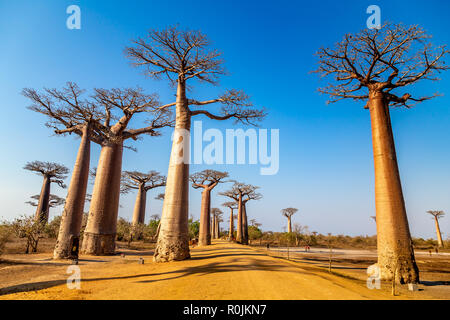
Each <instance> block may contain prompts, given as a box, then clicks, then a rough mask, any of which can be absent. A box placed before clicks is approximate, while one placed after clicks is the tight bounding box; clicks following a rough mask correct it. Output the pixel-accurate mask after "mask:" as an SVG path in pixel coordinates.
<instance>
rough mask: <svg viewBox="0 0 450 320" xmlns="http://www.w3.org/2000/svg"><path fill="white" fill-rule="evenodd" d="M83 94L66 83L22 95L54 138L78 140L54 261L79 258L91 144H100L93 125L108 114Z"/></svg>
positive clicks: (30, 90)
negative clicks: (57, 136) (44, 118)
mask: <svg viewBox="0 0 450 320" xmlns="http://www.w3.org/2000/svg"><path fill="white" fill-rule="evenodd" d="M84 93H85V90H82V89H80V88H79V87H78V86H77V85H76V84H75V83H72V82H68V83H67V85H66V86H65V87H64V88H63V89H62V90H57V89H44V92H37V91H36V90H34V89H29V88H26V89H24V90H23V92H22V94H23V95H24V96H25V97H27V98H28V99H30V100H31V102H32V105H31V106H29V107H28V108H29V109H30V110H32V111H34V112H38V113H40V114H43V115H45V116H47V118H49V120H48V121H47V123H46V126H47V127H49V128H53V129H54V132H55V133H56V134H57V135H63V136H65V135H70V134H72V133H74V134H76V135H79V136H80V137H81V142H80V146H79V148H78V154H77V158H76V161H75V165H74V168H73V171H72V178H71V180H70V185H69V189H68V192H67V197H66V200H65V205H64V210H63V214H62V218H61V225H60V229H59V233H58V240H57V242H56V246H55V250H54V253H53V256H54V258H55V259H64V258H77V257H78V246H79V239H80V230H81V226H82V220H83V213H84V205H85V200H86V189H87V184H88V180H89V162H90V150H91V145H90V142H91V141H94V142H96V143H98V144H101V143H102V139H101V132H99V131H98V130H96V129H97V127H98V126H96V125H95V124H96V123H98V122H102V121H104V120H105V118H106V116H107V113H109V111H107V112H106V113H105V112H102V109H100V107H99V106H97V105H96V104H95V103H93V101H92V100H91V101H89V100H88V99H85V98H84V97H83V94H84ZM74 248H75V250H73V249H74Z"/></svg>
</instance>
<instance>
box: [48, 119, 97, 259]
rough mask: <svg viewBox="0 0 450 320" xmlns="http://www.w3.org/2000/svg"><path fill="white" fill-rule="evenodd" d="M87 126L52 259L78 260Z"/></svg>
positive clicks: (86, 165) (87, 153) (86, 168)
mask: <svg viewBox="0 0 450 320" xmlns="http://www.w3.org/2000/svg"><path fill="white" fill-rule="evenodd" d="M89 131H90V128H89V125H86V126H85V127H84V128H83V134H82V136H81V143H80V147H79V149H78V155H77V160H76V161H75V166H74V167H73V173H72V179H71V180H70V185H69V190H68V192H67V197H66V201H65V204H64V211H63V213H62V217H61V225H60V227H59V233H58V240H57V241H56V246H55V250H54V251H53V258H54V259H76V258H78V251H79V244H80V230H81V223H82V220H83V212H84V202H85V199H86V189H87V184H88V180H89V161H90V153H91V142H90V139H89V135H90V132H89Z"/></svg>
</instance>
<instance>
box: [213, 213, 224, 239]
mask: <svg viewBox="0 0 450 320" xmlns="http://www.w3.org/2000/svg"><path fill="white" fill-rule="evenodd" d="M211 215H212V217H213V221H214V223H213V226H212V228H213V239H219V238H220V223H221V222H222V221H223V219H222V215H223V211H222V210H220V209H219V208H212V209H211Z"/></svg>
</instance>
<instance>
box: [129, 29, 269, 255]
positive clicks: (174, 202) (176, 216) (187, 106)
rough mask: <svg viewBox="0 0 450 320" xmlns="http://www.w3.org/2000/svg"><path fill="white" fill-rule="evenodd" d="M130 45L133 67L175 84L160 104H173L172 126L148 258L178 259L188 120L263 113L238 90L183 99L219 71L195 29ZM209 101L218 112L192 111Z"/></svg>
mask: <svg viewBox="0 0 450 320" xmlns="http://www.w3.org/2000/svg"><path fill="white" fill-rule="evenodd" d="M133 45H134V46H133V47H129V48H127V49H126V54H127V56H128V57H129V58H130V59H131V60H132V62H133V64H134V65H135V66H142V67H144V68H145V70H146V73H147V75H148V76H150V77H152V78H160V76H167V78H168V80H169V81H170V83H171V84H172V85H173V86H176V88H177V89H176V91H177V98H176V102H175V103H172V104H168V105H166V106H163V107H165V108H170V107H172V106H175V110H176V124H175V131H174V136H173V143H172V152H171V157H170V162H169V170H168V175H167V186H166V197H165V200H164V204H163V213H162V217H161V230H160V234H159V237H158V241H157V246H156V250H155V255H154V260H155V261H159V262H165V261H171V260H183V259H187V258H189V257H190V254H189V234H188V207H189V206H188V199H189V157H190V155H189V152H188V151H189V143H190V139H189V132H190V127H191V118H192V117H193V116H197V115H204V116H206V117H208V118H210V119H213V120H227V119H230V118H234V119H235V121H236V122H241V123H244V124H253V121H259V120H261V119H262V118H263V117H264V116H265V113H264V111H263V110H257V109H254V108H252V103H251V102H250V101H249V97H248V96H247V95H246V94H245V93H244V92H243V91H240V90H228V91H226V92H225V93H224V94H223V95H221V96H219V97H217V98H213V99H209V100H204V101H198V100H196V99H192V98H189V97H187V95H186V93H187V87H188V84H190V83H192V82H193V81H195V80H197V81H198V82H204V83H209V84H213V85H215V84H217V83H218V82H217V81H218V78H219V77H220V76H221V75H224V74H225V69H224V68H223V66H222V65H223V60H222V59H221V53H220V52H218V51H217V50H214V49H211V48H210V42H209V40H208V39H207V37H206V36H205V35H204V34H202V33H201V32H199V31H189V30H180V29H178V28H176V27H172V28H167V29H165V30H162V31H158V30H150V31H149V33H148V35H147V38H146V39H142V38H139V39H137V40H135V41H133ZM211 104H221V105H222V108H221V111H220V113H219V114H214V113H212V112H210V111H208V110H206V109H197V108H198V107H200V106H207V105H211Z"/></svg>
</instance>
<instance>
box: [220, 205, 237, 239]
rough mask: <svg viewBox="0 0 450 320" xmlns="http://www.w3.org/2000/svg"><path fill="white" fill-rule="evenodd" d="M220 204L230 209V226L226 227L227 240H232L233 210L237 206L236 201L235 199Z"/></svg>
mask: <svg viewBox="0 0 450 320" xmlns="http://www.w3.org/2000/svg"><path fill="white" fill-rule="evenodd" d="M222 206H224V207H227V208H229V209H230V227H229V229H228V240H229V241H233V240H234V210H236V209H237V208H238V203H237V202H236V201H228V202H224V203H222Z"/></svg>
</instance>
